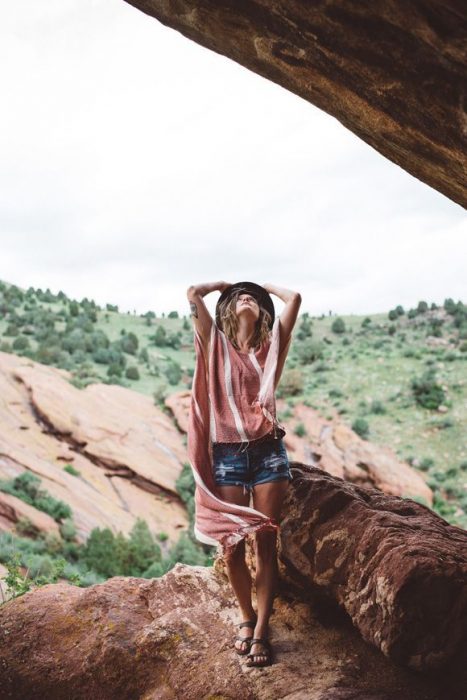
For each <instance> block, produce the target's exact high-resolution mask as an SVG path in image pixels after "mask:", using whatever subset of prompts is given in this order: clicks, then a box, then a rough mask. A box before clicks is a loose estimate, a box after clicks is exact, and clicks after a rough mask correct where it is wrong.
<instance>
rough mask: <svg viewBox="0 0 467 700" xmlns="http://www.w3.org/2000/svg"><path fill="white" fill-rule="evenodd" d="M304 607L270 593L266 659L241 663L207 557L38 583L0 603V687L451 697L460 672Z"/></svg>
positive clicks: (292, 697)
mask: <svg viewBox="0 0 467 700" xmlns="http://www.w3.org/2000/svg"><path fill="white" fill-rule="evenodd" d="M315 613H316V605H312V606H311V607H310V605H309V604H308V603H307V602H303V601H300V600H298V599H296V598H294V597H293V596H291V595H290V594H288V593H287V592H286V591H284V592H283V593H282V594H281V595H279V596H278V597H277V598H276V601H275V610H274V613H273V615H272V617H271V621H270V639H271V641H272V643H273V647H274V653H275V663H274V664H273V665H272V666H271V667H269V668H266V669H248V668H247V667H246V665H245V660H244V658H243V657H239V656H237V655H236V654H235V652H234V650H233V637H234V635H235V633H236V629H235V627H234V624H235V623H236V622H237V621H238V619H239V613H238V610H237V606H236V603H235V600H234V598H233V597H232V593H231V589H230V585H229V584H228V583H227V582H226V580H225V579H224V577H223V576H222V575H220V574H219V573H218V572H217V571H216V570H215V569H212V568H204V567H190V566H186V565H184V564H177V565H176V566H175V568H174V569H172V571H170V572H169V573H168V574H166V575H165V576H164V577H162V578H159V579H152V580H144V579H136V578H124V577H116V578H113V579H110V580H109V581H106V582H105V583H103V584H99V585H96V586H92V587H90V588H87V589H80V588H76V587H73V586H70V585H67V584H55V585H48V586H45V587H43V588H40V589H37V590H36V591H34V592H32V593H27V594H26V595H24V596H22V597H21V598H18V599H16V600H13V601H10V602H8V603H7V604H6V605H3V606H1V607H0V689H1V691H0V694H1V698H2V700H39V698H44V699H45V698H47V700H70V698H73V700H89V699H90V698H98V699H99V700H116V699H117V698H118V700H132V699H134V698H141V700H143V699H144V700H169V699H170V700H176V699H177V698H183V699H184V700H201V699H203V700H209V699H210V700H214V698H216V699H219V700H220V699H221V698H222V699H223V700H269V699H270V698H274V699H275V700H280V699H283V700H286V699H287V700H396V698H397V700H440V699H441V698H442V697H449V699H450V700H460V698H461V696H460V695H458V694H457V693H456V692H455V685H456V684H457V683H459V684H460V683H461V681H462V676H460V677H459V675H455V674H454V672H450V674H449V675H448V676H447V677H444V676H443V677H438V678H436V677H431V678H424V677H422V676H417V675H416V674H414V673H411V672H409V671H407V670H406V669H403V668H398V667H396V666H394V665H393V664H392V663H391V662H390V661H389V660H388V659H386V658H385V657H384V656H383V655H382V654H380V653H379V652H378V651H377V650H376V649H374V648H372V647H369V646H368V645H367V644H365V643H364V642H363V640H362V639H361V638H360V637H359V635H358V634H357V633H356V632H355V631H354V630H353V629H352V628H351V627H349V626H348V625H346V624H345V623H343V622H342V621H338V620H335V621H334V622H332V623H331V622H330V620H328V621H327V622H326V624H323V623H322V622H320V621H319V619H318V618H317V617H316V614H315ZM456 674H458V671H456ZM464 679H465V675H464ZM444 691H446V692H448V693H449V695H446V696H444V695H441V694H440V693H441V692H444Z"/></svg>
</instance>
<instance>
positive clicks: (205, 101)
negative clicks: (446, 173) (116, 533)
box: [0, 0, 467, 314]
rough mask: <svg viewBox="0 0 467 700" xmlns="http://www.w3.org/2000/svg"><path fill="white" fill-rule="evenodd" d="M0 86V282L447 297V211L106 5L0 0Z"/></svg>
mask: <svg viewBox="0 0 467 700" xmlns="http://www.w3.org/2000/svg"><path fill="white" fill-rule="evenodd" d="M0 94H1V102H2V108H1V110H0V153H1V158H0V279H3V280H6V281H9V282H13V283H15V284H18V285H19V286H22V287H28V286H30V285H32V286H34V287H42V288H43V289H45V288H46V287H50V289H51V290H52V291H53V292H58V291H59V290H60V289H62V290H63V291H64V292H66V293H67V294H68V295H70V296H72V297H76V298H78V299H81V298H82V297H84V296H88V297H90V298H94V299H95V300H96V301H97V302H98V303H100V304H104V303H105V302H107V301H108V302H111V303H116V304H119V306H120V309H121V310H128V309H129V310H133V309H136V310H137V311H138V312H144V311H146V310H148V309H153V310H154V311H156V312H157V313H160V312H162V311H166V312H168V311H170V310H175V309H176V310H178V311H179V312H180V313H182V314H184V313H189V309H188V302H187V300H186V289H187V287H188V286H189V285H190V284H196V283H199V282H206V281H214V280H226V281H228V282H237V281H240V280H251V281H254V282H257V283H259V284H263V283H265V282H269V283H272V284H276V285H279V286H281V287H287V288H289V289H296V290H298V291H300V292H301V294H302V298H303V301H302V307H301V311H309V312H310V313H311V314H319V313H322V312H324V313H327V312H328V310H329V309H331V310H332V311H333V312H334V313H362V314H363V313H375V312H381V311H388V310H389V309H390V308H393V307H394V306H395V305H397V304H402V305H403V306H404V307H406V308H408V307H410V306H414V305H416V304H417V303H418V301H419V300H421V299H424V300H426V301H428V302H432V301H435V302H437V303H442V302H443V300H444V299H445V298H446V297H453V298H454V299H455V300H457V299H462V300H463V301H466V296H467V295H466V288H467V282H466V279H467V276H466V274H465V271H466V265H465V261H466V259H467V256H466V253H467V243H466V234H467V218H466V213H465V211H464V210H463V209H462V208H461V207H459V206H458V205H456V204H454V203H453V202H451V201H450V200H448V199H447V198H446V197H444V196H443V195H441V194H439V193H438V192H436V191H435V190H433V189H431V188H430V187H428V186H427V185H425V184H423V183H421V182H419V181H418V180H416V179H415V178H413V177H412V176H410V175H408V174H407V173H406V172H405V171H403V170H402V169H401V168H399V167H398V166H396V165H394V164H392V163H390V162H389V161H388V160H386V159H385V158H383V157H382V156H381V155H380V154H379V153H377V152H376V151H374V150H373V149H372V148H371V147H370V146H368V145H366V144H365V143H364V142H363V141H360V140H359V139H358V138H357V137H356V136H354V135H353V134H352V133H351V132H350V131H348V130H346V129H345V128H344V127H343V126H342V125H341V124H340V123H339V122H338V121H337V120H335V119H333V118H332V117H330V116H329V115H327V114H325V113H324V112H321V111H320V110H318V109H316V108H315V107H313V106H312V105H310V104H309V103H307V102H305V101H304V100H302V99H300V98H299V97H297V96H295V95H293V94H291V93H289V92H287V91H286V90H284V89H283V88H281V87H279V86H277V85H275V84H273V83H270V82H268V81H266V80H265V79H263V78H261V77H260V76H258V75H256V74H254V73H251V72H250V71H248V70H246V69H245V68H242V67H241V66H239V65H237V64H235V63H233V62H232V61H229V60H228V59H226V58H224V57H221V56H219V55H217V54H215V53H212V52H210V51H207V50H206V49H203V48H202V47H201V46H198V45H197V44H195V43H193V42H191V41H189V40H187V39H185V38H184V37H182V36H181V35H179V34H178V33H176V32H174V31H172V30H170V29H167V28H166V27H163V26H162V25H160V24H159V23H158V22H156V21H155V20H154V19H152V18H150V17H148V16H147V15H144V14H143V13H141V12H139V11H138V10H135V9H134V8H132V7H131V6H130V5H128V4H126V3H125V2H123V0H22V1H21V2H16V3H2V7H1V9H0ZM218 296H219V295H218V293H217V292H214V293H213V294H212V295H209V296H208V297H207V298H206V302H207V305H208V307H209V308H210V309H211V312H213V311H214V307H215V302H216V300H217V298H218ZM274 301H275V302H276V308H277V309H278V310H279V311H280V309H281V308H282V302H280V301H279V300H278V299H277V298H274Z"/></svg>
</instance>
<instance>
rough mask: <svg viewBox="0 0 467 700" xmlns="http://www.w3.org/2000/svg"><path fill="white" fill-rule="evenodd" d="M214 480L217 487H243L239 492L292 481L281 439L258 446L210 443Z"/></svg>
mask: <svg viewBox="0 0 467 700" xmlns="http://www.w3.org/2000/svg"><path fill="white" fill-rule="evenodd" d="M212 454H213V468H214V480H215V483H216V484H217V485H218V486H243V493H245V492H246V490H247V489H248V490H249V491H251V489H252V488H253V486H256V485H257V484H265V483H267V482H270V481H282V480H283V479H287V480H288V481H292V474H291V472H290V465H289V459H288V456H287V451H286V449H285V446H284V443H283V440H282V439H277V438H271V439H269V440H264V441H263V442H260V443H258V444H256V445H255V444H254V443H252V444H248V443H220V442H217V443H216V442H214V443H213V444H212Z"/></svg>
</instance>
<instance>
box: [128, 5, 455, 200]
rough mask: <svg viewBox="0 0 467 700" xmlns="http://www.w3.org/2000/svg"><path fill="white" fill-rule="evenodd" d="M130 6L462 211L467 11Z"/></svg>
mask: <svg viewBox="0 0 467 700" xmlns="http://www.w3.org/2000/svg"><path fill="white" fill-rule="evenodd" d="M127 2H129V3H130V4H131V5H133V6H134V7H137V8H139V9H140V10H142V11H143V12H146V13H147V14H149V15H151V16H153V17H155V18H156V19H158V20H159V21H161V22H163V23H164V24H165V25H167V26H169V27H172V28H173V29H176V30H177V31H179V32H181V33H182V34H183V35H184V36H186V37H188V38H189V39H192V40H193V41H196V42H197V43H199V44H201V45H202V46H205V47H207V48H208V49H211V50H213V51H215V52H217V53H219V54H222V55H224V56H227V57H228V58H231V59H233V60H234V61H237V62H238V63H240V64H241V65H243V66H245V67H246V68H248V69H249V70H252V71H254V72H256V73H259V74H260V75H262V76H264V77H265V78H268V79H269V80H272V81H273V82H275V83H278V84H279V85H282V86H283V87H284V88H286V89H287V90H290V91H291V92H294V93H296V94H297V95H299V96H300V97H302V98H304V99H305V100H308V101H309V102H311V103H312V104H314V105H316V106H317V107H319V108H320V109H322V110H324V111H325V112H328V113H329V114H331V115H332V116H334V117H336V119H338V120H339V121H340V122H341V123H342V124H343V125H344V126H345V127H347V128H348V129H350V130H351V131H353V132H354V133H355V134H356V135H357V136H359V137H360V138H361V139H363V140H364V141H366V143H368V144H370V146H372V147H373V148H375V149H376V150H377V151H379V152H380V153H382V154H383V155H384V156H385V157H386V158H389V159H390V160H391V161H393V162H394V163H396V164H397V165H400V166H401V167H402V168H404V169H405V170H407V172H409V173H411V174H412V175H414V176H415V177H417V178H419V179H420V180H422V181H423V182H426V183H427V184H429V185H431V187H434V188H435V189H437V190H439V191H440V192H442V193H443V194H445V195H446V196H447V197H450V198H451V199H453V200H454V201H455V202H458V203H459V204H461V205H463V206H466V205H467V171H466V169H465V134H466V128H467V126H466V125H467V114H466V104H465V93H466V79H465V65H466V50H465V33H466V21H467V6H466V4H465V3H462V2H459V0H444V1H443V2H441V3H440V2H438V3H436V2H433V1H432V0H419V2H417V3H407V2H405V1H404V0H391V2H387V0H360V1H359V2H358V3H349V2H348V1H347V0H325V1H324V0H321V1H320V2H316V1H315V2H296V0H269V1H268V2H265V1H264V0H259V1H257V2H226V1H225V0H224V1H222V2H221V1H220V0H177V2H160V0H127Z"/></svg>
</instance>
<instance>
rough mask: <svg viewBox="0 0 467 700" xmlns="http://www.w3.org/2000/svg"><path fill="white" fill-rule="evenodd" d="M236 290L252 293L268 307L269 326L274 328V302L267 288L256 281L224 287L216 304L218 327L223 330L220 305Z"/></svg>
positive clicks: (261, 303) (265, 307)
mask: <svg viewBox="0 0 467 700" xmlns="http://www.w3.org/2000/svg"><path fill="white" fill-rule="evenodd" d="M235 292H243V293H246V294H251V296H252V297H254V298H255V299H256V301H257V302H258V304H259V305H260V306H262V307H263V308H264V309H266V311H267V312H268V313H269V314H270V315H271V322H270V324H269V327H270V328H272V324H273V323H274V317H275V312H274V303H273V301H272V299H271V297H270V295H269V293H268V292H267V291H266V290H265V288H264V287H261V286H260V285H259V284H255V282H236V283H235V284H231V285H230V287H226V288H225V289H224V291H223V292H222V294H221V295H220V297H219V299H218V300H217V304H216V324H217V327H218V328H220V329H221V330H222V323H221V318H220V309H219V307H220V305H221V304H222V302H223V301H225V300H226V299H228V298H229V297H231V296H232V294H234V293H235Z"/></svg>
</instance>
